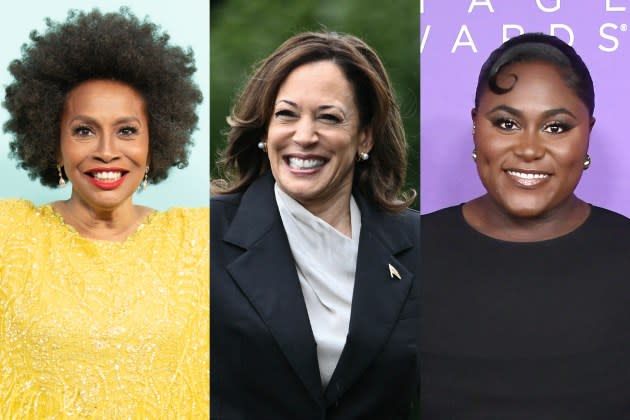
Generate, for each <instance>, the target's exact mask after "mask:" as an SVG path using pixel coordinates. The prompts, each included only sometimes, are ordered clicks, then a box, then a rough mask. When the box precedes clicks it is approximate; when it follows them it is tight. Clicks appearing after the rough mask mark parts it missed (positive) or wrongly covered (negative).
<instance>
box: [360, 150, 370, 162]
mask: <svg viewBox="0 0 630 420" xmlns="http://www.w3.org/2000/svg"><path fill="white" fill-rule="evenodd" d="M369 158H370V154H369V153H366V152H359V153H357V162H365V161H366V160H368V159H369Z"/></svg>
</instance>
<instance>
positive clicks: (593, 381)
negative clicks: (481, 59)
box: [420, 34, 630, 419]
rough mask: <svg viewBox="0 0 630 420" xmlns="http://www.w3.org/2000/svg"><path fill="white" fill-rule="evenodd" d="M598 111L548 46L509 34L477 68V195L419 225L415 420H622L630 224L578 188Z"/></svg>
mask: <svg viewBox="0 0 630 420" xmlns="http://www.w3.org/2000/svg"><path fill="white" fill-rule="evenodd" d="M594 106H595V105H594V89H593V82H592V80H591V76H590V74H589V71H588V69H587V67H586V65H585V64H584V63H583V61H582V59H581V58H580V57H579V56H578V55H577V53H576V52H575V51H574V49H573V48H572V47H570V46H569V45H567V44H566V43H564V42H563V41H561V40H560V39H558V38H555V37H552V36H548V35H543V34H525V35H521V36H518V37H516V38H512V39H511V40H509V41H507V42H506V43H504V44H503V45H502V46H500V47H499V48H498V49H496V50H495V51H494V52H493V53H492V54H491V55H490V57H489V58H488V59H487V61H486V62H485V64H484V65H483V67H482V69H481V72H480V75H479V83H478V86H477V94H476V98H475V106H474V108H473V109H472V113H471V114H472V133H473V141H474V148H473V152H472V158H473V159H474V160H475V163H476V165H477V171H478V173H479V177H480V179H481V181H482V183H483V185H484V187H485V189H486V191H487V192H486V194H484V195H482V196H481V197H477V198H475V199H472V200H470V201H468V202H466V203H464V204H463V205H458V206H454V207H449V208H446V209H442V210H439V211H437V212H434V213H431V214H428V215H426V216H423V217H422V222H421V223H422V237H421V249H422V253H421V259H422V269H421V273H422V279H423V282H422V285H423V286H422V288H421V296H422V297H423V299H422V301H421V308H422V310H421V317H420V319H421V324H420V331H421V336H420V343H421V362H420V365H421V367H422V371H421V373H422V381H423V384H424V385H423V387H422V394H421V407H422V414H423V418H424V416H426V418H430V419H464V418H465V419H486V418H506V419H512V418H527V419H543V418H545V419H546V418H561V419H569V418H570V419H594V418H607V419H608V418H610V419H613V418H626V417H628V413H629V411H628V407H629V405H628V402H629V401H630V388H629V385H630V334H629V333H628V332H627V331H628V328H627V325H628V323H629V322H630V283H628V281H627V277H628V273H630V261H629V259H628V255H630V241H629V240H628V238H630V220H628V219H627V218H625V217H623V216H621V215H619V214H616V213H613V212H611V211H608V210H606V209H603V208H599V207H596V206H591V205H590V204H588V203H586V202H584V201H582V200H581V199H580V198H578V197H577V196H576V195H575V193H574V191H575V188H576V186H577V184H578V182H579V180H580V177H581V176H582V174H583V172H584V170H586V169H587V168H588V167H589V165H590V164H591V160H590V157H589V156H588V146H589V136H590V133H591V129H592V128H593V125H594V122H595V119H594V118H593V110H594Z"/></svg>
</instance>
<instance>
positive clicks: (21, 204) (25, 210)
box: [0, 199, 37, 215]
mask: <svg viewBox="0 0 630 420" xmlns="http://www.w3.org/2000/svg"><path fill="white" fill-rule="evenodd" d="M36 210H37V207H36V206H35V205H34V204H33V203H32V202H30V201H28V200H21V199H11V200H0V213H1V214H2V215H22V214H25V215H28V214H29V213H34V212H35V211H36Z"/></svg>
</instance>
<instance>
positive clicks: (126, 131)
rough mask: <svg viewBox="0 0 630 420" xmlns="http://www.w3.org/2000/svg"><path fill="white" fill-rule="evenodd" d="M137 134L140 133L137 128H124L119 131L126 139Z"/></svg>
mask: <svg viewBox="0 0 630 420" xmlns="http://www.w3.org/2000/svg"><path fill="white" fill-rule="evenodd" d="M137 132H138V129H137V128H136V127H123V128H121V129H120V131H119V133H120V134H121V135H122V136H125V137H130V136H133V135H134V134H136V133H137Z"/></svg>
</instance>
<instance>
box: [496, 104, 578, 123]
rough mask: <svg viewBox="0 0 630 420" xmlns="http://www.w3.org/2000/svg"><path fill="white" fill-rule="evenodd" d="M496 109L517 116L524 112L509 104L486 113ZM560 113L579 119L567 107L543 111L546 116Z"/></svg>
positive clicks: (498, 106)
mask: <svg viewBox="0 0 630 420" xmlns="http://www.w3.org/2000/svg"><path fill="white" fill-rule="evenodd" d="M496 111H505V112H507V113H509V114H512V115H515V116H517V117H522V116H523V113H522V112H521V111H519V110H518V109H516V108H512V107H511V106H507V105H497V106H495V107H494V108H492V109H491V110H490V111H488V112H486V115H489V114H492V113H493V112H496ZM559 114H566V115H569V116H570V117H573V118H574V119H576V120H577V117H576V116H575V115H574V114H573V113H572V112H571V111H569V110H568V109H566V108H553V109H548V110H547V111H545V112H543V114H542V115H543V117H544V118H549V117H552V116H554V115H559Z"/></svg>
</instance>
